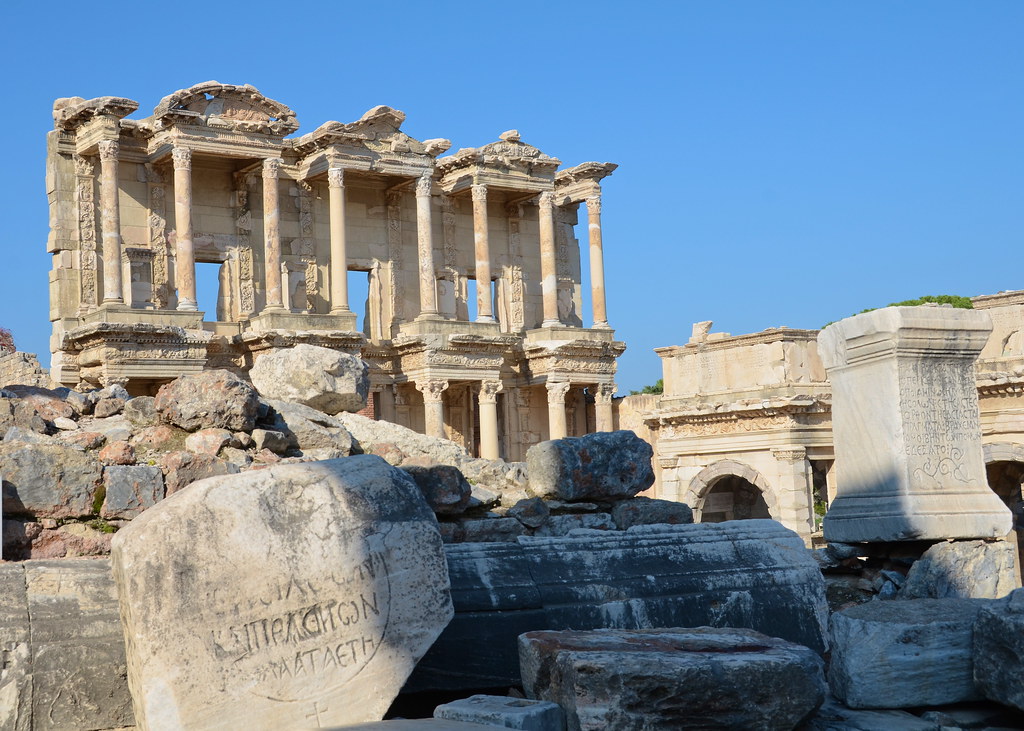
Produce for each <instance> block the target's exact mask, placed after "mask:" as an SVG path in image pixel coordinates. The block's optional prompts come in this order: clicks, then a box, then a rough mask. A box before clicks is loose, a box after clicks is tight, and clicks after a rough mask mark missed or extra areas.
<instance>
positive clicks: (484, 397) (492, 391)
mask: <svg viewBox="0 0 1024 731" xmlns="http://www.w3.org/2000/svg"><path fill="white" fill-rule="evenodd" d="M501 389H502V384H501V381H481V382H480V403H482V404H493V403H496V402H497V401H498V392H499V391H501Z"/></svg>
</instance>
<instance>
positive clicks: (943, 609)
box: [828, 599, 989, 708]
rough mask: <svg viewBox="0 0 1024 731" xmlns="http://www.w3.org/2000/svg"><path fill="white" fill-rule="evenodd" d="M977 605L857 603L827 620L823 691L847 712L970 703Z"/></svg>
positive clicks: (982, 604) (937, 601)
mask: <svg viewBox="0 0 1024 731" xmlns="http://www.w3.org/2000/svg"><path fill="white" fill-rule="evenodd" d="M988 603H989V601H988V600H984V599H913V600H908V601H875V602H868V603H866V604H859V605H857V606H854V607H850V608H848V609H844V610H843V611H841V612H837V613H836V614H833V615H832V627H831V638H832V661H831V664H830V666H829V676H828V677H829V686H830V687H831V688H832V693H833V694H835V696H836V698H838V699H839V700H841V701H842V702H843V703H845V704H846V705H847V706H849V707H850V708H913V707H915V706H929V705H943V704H946V703H960V702H962V701H970V700H977V699H978V698H979V697H980V694H979V693H978V692H977V690H975V687H974V680H973V662H972V659H971V646H972V637H973V626H974V621H975V619H976V618H977V617H978V613H979V612H980V611H981V610H982V608H983V607H985V606H986V604H988Z"/></svg>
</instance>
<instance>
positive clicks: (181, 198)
mask: <svg viewBox="0 0 1024 731" xmlns="http://www.w3.org/2000/svg"><path fill="white" fill-rule="evenodd" d="M171 158H172V159H173V160H174V227H175V229H176V230H175V239H174V283H175V286H176V287H177V289H178V309H179V310H187V311H189V312H195V311H196V310H198V309H199V306H198V304H197V301H196V253H195V246H194V245H193V243H192V150H189V149H188V148H185V147H175V148H174V149H173V150H171Z"/></svg>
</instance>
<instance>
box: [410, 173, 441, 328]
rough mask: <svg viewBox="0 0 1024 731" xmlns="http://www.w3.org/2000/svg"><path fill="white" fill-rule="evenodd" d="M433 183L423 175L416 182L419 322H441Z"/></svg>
mask: <svg viewBox="0 0 1024 731" xmlns="http://www.w3.org/2000/svg"><path fill="white" fill-rule="evenodd" d="M432 185H433V181H432V180H431V179H430V176H429V175H423V176H421V177H420V179H419V180H417V181H416V242H417V251H418V254H419V268H420V314H419V317H417V318H416V319H417V320H439V319H441V316H440V315H438V314H437V282H436V280H435V276H434V229H433V224H432V220H431V212H430V189H431V187H432Z"/></svg>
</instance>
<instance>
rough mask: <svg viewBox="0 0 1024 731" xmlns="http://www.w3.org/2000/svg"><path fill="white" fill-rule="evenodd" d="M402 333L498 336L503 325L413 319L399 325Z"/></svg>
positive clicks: (414, 334) (413, 334) (412, 334)
mask: <svg viewBox="0 0 1024 731" xmlns="http://www.w3.org/2000/svg"><path fill="white" fill-rule="evenodd" d="M399 333H400V334H402V335H411V336H416V335H480V336H483V337H494V338H496V337H498V336H500V335H501V326H500V325H499V324H498V323H496V322H464V321H461V320H443V319H441V320H413V321H412V322H403V323H402V324H401V325H400V326H399Z"/></svg>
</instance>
